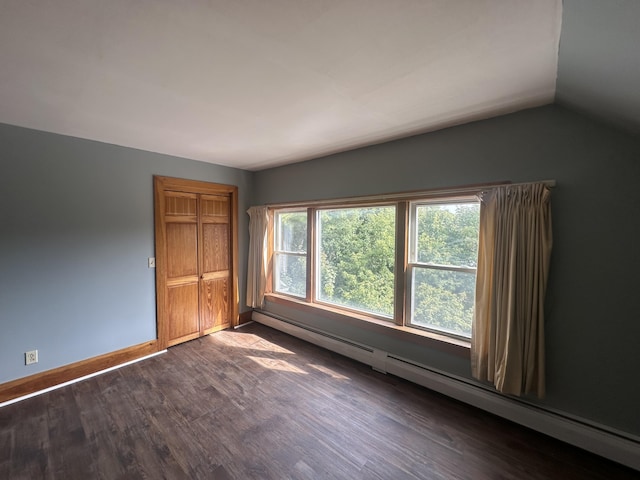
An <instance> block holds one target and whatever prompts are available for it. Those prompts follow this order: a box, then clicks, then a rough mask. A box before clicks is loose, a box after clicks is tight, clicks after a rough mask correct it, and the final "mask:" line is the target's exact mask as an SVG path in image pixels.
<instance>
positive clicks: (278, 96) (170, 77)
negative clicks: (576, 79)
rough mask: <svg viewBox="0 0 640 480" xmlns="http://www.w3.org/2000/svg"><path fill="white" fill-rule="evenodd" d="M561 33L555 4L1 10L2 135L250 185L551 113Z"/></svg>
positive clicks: (271, 3) (102, 5) (287, 0)
mask: <svg viewBox="0 0 640 480" xmlns="http://www.w3.org/2000/svg"><path fill="white" fill-rule="evenodd" d="M581 1H582V0H581ZM596 1H597V0H596ZM615 1H620V0H615ZM565 3H567V2H566V0H565ZM573 3H576V2H575V1H574V2H573ZM604 3H608V2H604ZM576 5H579V4H578V3H576ZM572 8H573V7H572ZM576 8H578V9H579V7H576ZM562 20H563V19H562V2H561V0H536V1H535V2H532V1H529V0H518V1H514V0H456V1H451V0H393V1H389V0H246V1H241V0H235V1H234V0H209V1H205V0H189V1H184V2H178V1H175V0H137V1H135V2H132V1H130V0H109V1H103V0H84V1H82V2H78V1H77V0H56V1H55V2H39V1H26V0H0V122H2V123H8V124H13V125H19V126H24V127H29V128H34V129H39V130H44V131H49V132H54V133H60V134H65V135H71V136H76V137H81V138H86V139H93V140H99V141H102V142H107V143H113V144H116V145H123V146H128V147H134V148H139V149H143V150H149V151H154V152H160V153H166V154H171V155H176V156H181V157H187V158H192V159H196V160H202V161H206V162H212V163H217V164H221V165H228V166H233V167H238V168H244V169H251V170H257V169H262V168H267V167H270V166H275V165H281V164H285V163H292V162H296V161H301V160H305V159H309V158H313V157H318V156H322V155H325V154H329V153H334V152H337V151H342V150H347V149H350V148H355V147H358V146H363V145H370V144H375V143H379V142H383V141H386V140H390V139H393V138H400V137H404V136H408V135H413V134H416V133H421V132H427V131H431V130H436V129H439V128H443V127H446V126H450V125H455V124H459V123H465V122H469V121H472V120H477V119H482V118H487V117H491V116H495V115H499V114H502V113H506V112H512V111H517V110H520V109H525V108H530V107H534V106H538V105H544V104H548V103H552V102H553V101H554V99H555V96H556V77H557V74H558V49H559V43H560V34H561V26H562ZM634 25H637V23H634ZM572 28H574V27H572ZM631 28H633V27H631ZM634 35H635V34H634ZM569 47H571V48H572V49H576V48H577V49H578V50H579V49H580V46H579V45H578V46H577V47H576V46H572V45H571V44H570V45H569ZM574 71H576V69H575V68H572V69H570V70H569V72H574ZM568 76H570V75H568ZM563 88H564V86H563ZM566 91H567V92H570V91H571V89H570V88H567V89H566ZM566 98H567V103H571V102H572V98H573V97H571V95H570V94H567V95H566ZM578 103H579V102H578Z"/></svg>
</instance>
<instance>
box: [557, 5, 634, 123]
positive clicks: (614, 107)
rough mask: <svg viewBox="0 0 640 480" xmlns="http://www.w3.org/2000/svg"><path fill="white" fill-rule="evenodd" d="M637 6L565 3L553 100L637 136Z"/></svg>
mask: <svg viewBox="0 0 640 480" xmlns="http://www.w3.org/2000/svg"><path fill="white" fill-rule="evenodd" d="M639 20H640V2H638V1H635V0H564V1H563V14H562V34H561V37H560V49H559V52H558V55H559V61H558V80H557V83H556V88H557V91H556V101H557V102H558V103H560V104H563V105H566V106H570V107H572V108H574V109H577V110H580V111H582V112H584V113H588V114H590V115H594V116H597V117H601V118H602V117H604V118H607V120H608V121H610V122H612V123H614V124H615V125H617V126H619V127H623V128H625V129H628V130H630V131H632V132H634V133H640V88H638V85H640V28H638V21H639Z"/></svg>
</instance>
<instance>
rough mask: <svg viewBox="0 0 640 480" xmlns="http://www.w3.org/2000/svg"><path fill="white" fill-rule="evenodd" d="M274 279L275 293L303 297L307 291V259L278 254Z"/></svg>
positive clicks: (301, 256)
mask: <svg viewBox="0 0 640 480" xmlns="http://www.w3.org/2000/svg"><path fill="white" fill-rule="evenodd" d="M275 278H276V291H277V292H280V293H288V294H290V295H296V296H298V297H304V296H305V295H306V291H307V257H306V256H303V255H290V254H286V253H278V254H277V256H276V274H275Z"/></svg>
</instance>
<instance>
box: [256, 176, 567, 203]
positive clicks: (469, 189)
mask: <svg viewBox="0 0 640 480" xmlns="http://www.w3.org/2000/svg"><path fill="white" fill-rule="evenodd" d="M534 183H544V184H545V185H546V186H547V187H549V188H553V187H555V186H556V181H555V180H541V181H538V182H519V183H511V182H508V181H505V182H497V183H483V184H476V185H467V186H461V187H452V188H432V189H428V190H412V191H410V192H400V193H383V194H378V195H360V196H355V197H342V198H332V199H327V200H308V201H300V202H282V203H267V204H266V205H265V206H266V207H268V208H293V207H302V206H305V207H307V206H313V205H338V204H344V203H350V204H355V203H358V202H367V203H368V202H378V201H387V200H389V201H391V200H411V199H414V198H423V197H425V196H434V197H447V196H451V195H463V194H469V195H476V194H478V193H480V192H482V191H484V190H486V189H488V188H496V187H516V186H518V185H531V184H534Z"/></svg>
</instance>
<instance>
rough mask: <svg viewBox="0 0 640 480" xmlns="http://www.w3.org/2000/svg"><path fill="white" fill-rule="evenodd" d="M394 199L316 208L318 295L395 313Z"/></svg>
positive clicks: (347, 304) (390, 314)
mask: <svg viewBox="0 0 640 480" xmlns="http://www.w3.org/2000/svg"><path fill="white" fill-rule="evenodd" d="M395 223H396V208H395V205H385V206H372V207H356V208H332V209H321V210H318V211H317V219H316V225H317V227H316V232H317V235H316V238H317V245H318V249H317V252H318V256H317V261H316V265H317V266H318V269H317V279H316V298H317V300H318V301H320V302H325V303H330V304H334V305H339V306H343V307H347V308H352V309H355V310H360V311H363V312H367V313H372V314H374V315H379V316H382V317H388V318H393V305H394V302H393V290H394V273H395V241H396V227H395Z"/></svg>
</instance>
